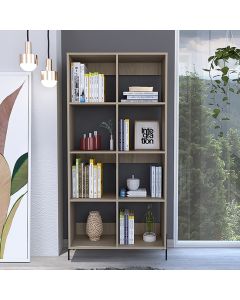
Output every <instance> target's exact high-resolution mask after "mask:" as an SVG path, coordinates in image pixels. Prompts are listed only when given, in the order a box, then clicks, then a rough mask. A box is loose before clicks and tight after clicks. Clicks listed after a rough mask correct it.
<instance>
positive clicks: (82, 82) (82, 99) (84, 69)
mask: <svg viewBox="0 0 240 300" xmlns="http://www.w3.org/2000/svg"><path fill="white" fill-rule="evenodd" d="M87 73H88V70H87V67H86V66H85V65H84V64H80V85H79V86H80V92H79V93H80V102H85V74H87Z"/></svg>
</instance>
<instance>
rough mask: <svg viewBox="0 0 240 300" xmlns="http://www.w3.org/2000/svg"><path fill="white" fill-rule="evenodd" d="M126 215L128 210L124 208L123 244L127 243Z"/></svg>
mask: <svg viewBox="0 0 240 300" xmlns="http://www.w3.org/2000/svg"><path fill="white" fill-rule="evenodd" d="M128 217H129V210H128V209H125V211H124V244H125V245H128Z"/></svg>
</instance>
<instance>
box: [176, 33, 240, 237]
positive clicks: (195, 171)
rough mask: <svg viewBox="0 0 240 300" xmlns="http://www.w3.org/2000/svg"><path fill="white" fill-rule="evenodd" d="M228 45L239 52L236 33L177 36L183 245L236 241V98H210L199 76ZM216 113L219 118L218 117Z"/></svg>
mask: <svg viewBox="0 0 240 300" xmlns="http://www.w3.org/2000/svg"><path fill="white" fill-rule="evenodd" d="M229 44H230V46H232V45H235V46H236V47H238V48H240V31H181V32H180V37H179V156H178V157H179V158H178V160H179V167H178V169H179V172H178V193H179V195H178V240H181V241H183V240H186V241H187V240H188V241H207V240H210V241H238V240H240V94H238V93H233V92H227V95H226V101H225V100H224V101H223V100H222V99H223V96H224V95H223V92H222V91H221V89H220V88H219V91H217V93H213V92H211V84H212V82H211V80H210V78H209V73H208V72H206V71H204V70H203V69H208V68H209V63H208V57H210V56H211V55H213V54H214V52H215V50H216V49H217V48H219V47H226V46H228V45H229ZM238 68H239V67H236V70H239V69H238ZM233 76H236V73H233V74H232V75H230V80H229V84H234V82H233V81H232V79H233ZM215 80H217V77H215V78H213V82H215ZM216 84H217V82H216ZM218 109H220V112H221V114H220V115H219V116H216V114H217V113H218V112H219V111H218ZM214 112H215V113H214Z"/></svg>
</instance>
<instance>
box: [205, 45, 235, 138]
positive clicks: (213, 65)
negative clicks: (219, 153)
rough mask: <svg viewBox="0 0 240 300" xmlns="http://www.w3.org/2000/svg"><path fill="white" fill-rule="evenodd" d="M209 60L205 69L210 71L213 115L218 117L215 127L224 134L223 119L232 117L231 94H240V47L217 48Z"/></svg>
mask: <svg viewBox="0 0 240 300" xmlns="http://www.w3.org/2000/svg"><path fill="white" fill-rule="evenodd" d="M208 62H209V64H210V67H209V69H203V70H204V71H206V72H208V73H209V77H210V94H211V97H210V99H211V102H210V105H213V106H214V109H213V111H212V116H213V118H214V119H216V126H215V128H216V129H219V130H220V132H219V135H220V136H222V135H223V132H222V130H221V127H222V126H221V121H227V120H229V119H230V118H229V116H228V114H227V105H229V104H230V95H231V93H232V94H235V95H238V94H240V73H239V70H237V67H238V66H239V65H240V49H238V48H236V47H231V46H227V47H225V48H217V49H216V51H215V53H214V55H212V56H210V57H209V58H208ZM230 77H231V78H230ZM219 95H220V100H219ZM217 96H218V97H217Z"/></svg>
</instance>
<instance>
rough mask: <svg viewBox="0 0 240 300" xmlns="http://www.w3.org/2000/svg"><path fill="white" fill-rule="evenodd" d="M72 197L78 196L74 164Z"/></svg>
mask: <svg viewBox="0 0 240 300" xmlns="http://www.w3.org/2000/svg"><path fill="white" fill-rule="evenodd" d="M72 197H73V198H77V197H76V166H72Z"/></svg>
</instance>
